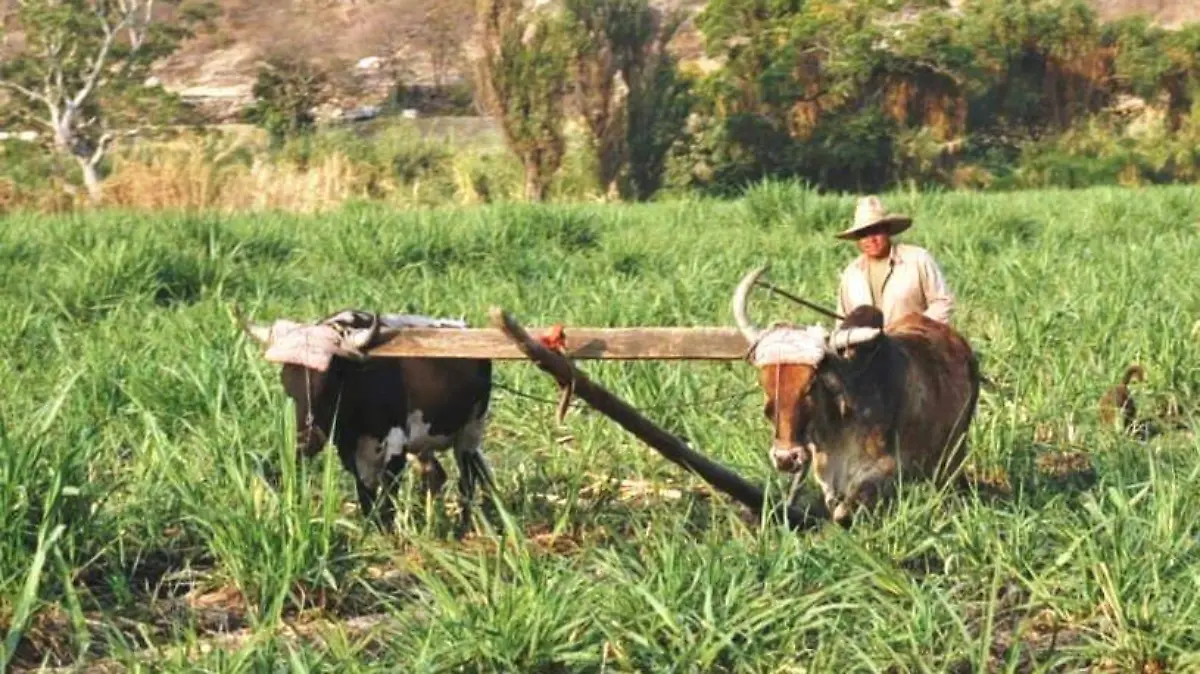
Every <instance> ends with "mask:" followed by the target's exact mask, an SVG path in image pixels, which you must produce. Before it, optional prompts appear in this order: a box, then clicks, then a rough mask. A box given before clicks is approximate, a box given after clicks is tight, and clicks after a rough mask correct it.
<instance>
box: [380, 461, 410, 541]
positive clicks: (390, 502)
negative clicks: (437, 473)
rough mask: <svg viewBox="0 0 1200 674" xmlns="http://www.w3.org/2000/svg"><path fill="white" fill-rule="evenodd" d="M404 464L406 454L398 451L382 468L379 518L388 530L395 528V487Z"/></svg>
mask: <svg viewBox="0 0 1200 674" xmlns="http://www.w3.org/2000/svg"><path fill="white" fill-rule="evenodd" d="M406 465H408V455H406V454H405V453H404V452H400V453H399V454H396V455H394V456H391V457H389V458H388V460H387V464H386V466H385V467H384V469H383V493H382V494H381V496H382V497H383V503H382V504H380V506H379V520H380V522H381V523H382V524H383V527H384V528H385V529H387V530H388V531H395V529H396V488H397V487H399V486H400V478H402V477H403V476H404V467H405V466H406Z"/></svg>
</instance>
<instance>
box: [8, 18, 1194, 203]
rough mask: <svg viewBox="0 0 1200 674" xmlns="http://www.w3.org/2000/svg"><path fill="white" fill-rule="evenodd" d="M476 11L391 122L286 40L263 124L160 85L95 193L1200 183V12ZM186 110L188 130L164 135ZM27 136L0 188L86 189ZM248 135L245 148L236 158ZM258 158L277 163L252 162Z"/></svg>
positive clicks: (230, 198)
mask: <svg viewBox="0 0 1200 674" xmlns="http://www.w3.org/2000/svg"><path fill="white" fill-rule="evenodd" d="M34 4H37V3H34ZM206 6H207V5H204V4H202V3H201V4H198V5H197V6H196V7H191V6H189V5H185V6H184V9H181V10H180V12H179V17H182V18H177V19H174V20H173V21H174V22H173V23H170V24H169V25H171V26H176V25H178V26H179V29H178V30H176V31H175V32H174V33H172V32H170V31H166V30H159V31H158V32H153V33H148V34H153V35H164V36H171V40H166V39H165V38H164V39H163V40H160V41H159V42H156V43H154V44H153V49H152V50H150V51H148V52H147V55H143V56H138V57H137V60H134V61H130V62H131V63H135V64H137V67H138V68H141V69H142V70H139V71H137V72H142V71H143V70H144V69H145V64H146V59H147V58H150V57H161V56H163V55H164V54H169V53H171V51H172V50H174V49H176V48H177V47H178V45H179V43H180V42H179V41H180V40H181V39H182V38H183V37H184V36H188V35H195V34H197V33H202V32H203V30H204V28H203V26H205V25H207V24H205V23H204V22H203V21H200V20H192V19H190V18H189V17H200V18H201V19H207V18H208V17H209V14H211V12H208V13H206V12H205V11H201V9H199V8H203V7H206ZM476 10H477V16H478V17H479V18H480V22H479V26H478V30H477V31H476V33H475V38H476V42H477V46H478V49H479V50H480V57H479V58H477V59H476V60H475V61H473V62H472V63H473V66H474V70H471V69H470V68H468V69H467V70H468V71H469V72H470V73H473V74H472V75H471V76H469V77H467V78H465V79H460V80H456V81H453V82H442V83H440V84H438V85H436V86H433V85H430V86H425V85H415V84H410V83H406V80H405V78H404V77H403V76H402V75H401V74H396V75H395V78H394V80H393V82H392V84H391V85H390V86H391V87H392V90H391V95H390V97H389V98H388V101H387V102H386V103H385V105H384V106H383V110H382V113H383V116H381V117H379V118H378V119H377V120H376V121H375V122H373V123H371V124H366V125H364V124H350V126H342V127H339V126H338V125H333V126H330V125H324V126H322V125H318V124H316V123H315V121H316V118H315V116H314V115H315V112H316V110H317V109H318V108H320V107H321V106H322V105H325V104H328V103H329V102H330V101H334V100H341V99H339V98H338V97H339V96H343V95H344V94H345V92H346V91H351V90H353V88H354V85H353V83H352V82H351V83H348V82H346V81H344V80H346V77H343V76H342V75H341V73H343V70H344V69H343V70H338V69H337V68H335V67H334V66H333V65H330V64H329V63H324V62H322V63H317V62H316V61H310V60H305V58H304V57H302V56H297V55H296V54H291V53H287V52H280V51H277V52H275V53H273V54H272V55H271V56H270V58H268V59H267V60H266V61H265V62H264V64H263V65H262V69H261V70H260V72H259V76H258V79H257V81H256V83H255V86H254V87H253V96H254V102H253V104H252V105H250V106H249V107H248V108H247V109H246V111H245V119H246V120H247V121H249V122H251V123H253V124H255V125H257V126H259V127H261V128H262V129H264V130H266V131H267V132H268V137H267V139H264V140H262V141H258V142H255V143H249V142H247V141H246V139H245V138H244V136H241V135H236V136H231V135H230V134H228V133H223V134H222V135H223V136H224V138H223V139H222V140H219V141H217V140H211V139H208V137H209V136H211V135H212V133H213V132H212V131H208V132H205V131H203V129H202V128H200V127H197V126H196V125H194V124H191V123H190V122H189V123H184V120H186V117H181V116H179V115H183V114H184V113H183V112H177V113H176V112H171V111H178V110H179V107H178V106H174V107H162V105H161V104H160V105H159V107H157V108H155V110H156V114H159V115H160V116H161V115H169V114H176V117H175V119H176V120H177V121H179V122H180V124H177V125H176V126H175V127H172V129H173V130H171V131H169V132H168V131H167V130H165V129H163V128H162V127H154V128H152V129H151V128H147V129H143V130H142V132H141V136H140V137H141V138H142V140H141V141H140V142H136V143H135V142H126V143H124V145H123V146H122V147H119V148H116V149H114V151H113V152H111V153H109V154H106V155H104V156H103V157H100V156H97V157H96V163H97V172H98V173H99V174H101V175H103V176H104V177H105V178H106V182H116V183H119V186H118V187H115V188H112V189H107V188H106V190H105V192H106V194H105V195H104V196H103V198H98V200H99V201H100V202H101V203H106V204H109V205H122V206H148V207H157V206H160V205H164V203H168V204H170V205H173V206H179V207H199V206H213V207H226V208H230V209H240V208H243V207H245V206H246V205H247V201H248V200H249V197H247V196H246V195H244V194H242V193H240V192H241V190H239V189H238V188H237V186H238V185H245V184H254V185H255V186H256V188H257V189H256V190H254V193H255V194H260V195H261V194H263V193H264V187H263V186H264V185H265V184H267V183H270V184H271V185H284V184H287V183H291V182H293V181H299V182H300V183H302V184H304V185H305V186H307V187H303V188H301V187H292V186H289V187H280V188H279V190H280V191H281V192H283V193H285V194H292V193H294V192H300V191H306V190H307V191H314V189H315V191H316V192H318V193H320V194H321V197H320V199H315V198H307V199H302V200H299V204H300V207H302V208H310V207H317V204H315V203H314V201H321V202H322V204H324V206H333V205H337V204H340V203H342V202H343V201H345V200H347V199H386V200H388V201H389V202H390V203H394V204H412V203H417V204H420V203H434V202H439V203H440V202H444V201H445V200H446V199H454V200H457V201H459V202H460V203H469V202H477V201H496V200H508V199H532V200H588V199H599V198H604V199H639V200H644V199H650V198H656V197H658V198H666V197H672V196H679V195H682V194H687V193H693V192H698V193H702V194H712V195H729V194H736V193H739V192H741V191H743V190H744V189H745V188H746V187H747V186H749V185H752V184H755V183H756V182H758V181H761V180H763V179H773V180H778V179H795V180H800V181H803V182H805V183H807V184H810V185H813V186H814V187H817V188H818V189H822V190H835V191H858V192H864V191H877V190H881V189H890V188H896V187H913V188H960V189H989V190H1005V189H1017V188H1029V187H1080V186H1086V185H1126V186H1135V185H1146V184H1162V183H1186V184H1194V183H1195V182H1196V179H1197V176H1198V175H1200V170H1198V169H1200V153H1198V152H1197V150H1196V148H1197V147H1200V103H1198V101H1200V98H1198V97H1197V91H1198V87H1200V25H1197V24H1185V25H1183V26H1181V27H1178V28H1176V29H1171V30H1168V29H1165V28H1163V27H1160V26H1156V25H1154V24H1152V23H1150V22H1149V21H1148V20H1147V19H1146V18H1145V17H1144V16H1142V15H1131V16H1127V17H1125V18H1122V19H1119V20H1113V21H1108V22H1102V21H1100V20H1099V19H1098V18H1097V15H1096V13H1095V11H1094V10H1093V9H1091V8H1090V7H1089V5H1088V4H1087V3H1086V2H1084V0H1011V1H1010V0H972V1H971V2H968V3H965V4H963V5H962V6H961V7H952V6H950V5H948V4H946V3H942V2H938V1H936V0H921V1H920V2H909V3H907V4H906V5H905V6H904V7H903V8H897V7H895V6H894V3H891V2H887V1H885V0H868V1H866V2H858V3H845V2H841V0H805V1H803V2H801V1H799V0H797V1H789V2H765V1H764V0H714V1H713V2H709V3H708V4H707V5H705V6H704V8H703V10H702V11H701V12H700V13H699V14H698V15H696V16H695V17H694V19H693V24H694V27H693V30H698V31H699V33H698V35H699V37H700V39H701V40H702V51H703V59H707V61H706V62H707V63H709V64H710V66H706V67H705V68H704V69H701V68H700V67H699V64H700V62H699V61H696V60H694V59H693V60H690V61H687V62H682V61H680V60H679V58H678V57H677V56H676V55H675V53H674V52H673V51H672V50H671V49H670V48H669V45H670V44H671V43H672V40H674V39H675V38H676V37H677V36H678V35H679V26H680V21H681V20H682V18H683V16H682V15H681V14H677V13H673V12H665V11H663V10H660V9H655V8H651V7H650V6H649V4H648V3H647V2H645V0H571V1H570V2H566V3H565V4H563V5H562V6H561V7H560V6H559V5H558V4H556V3H550V4H547V5H545V6H543V7H541V8H540V9H538V10H536V11H531V10H529V9H527V8H523V6H522V3H520V2H518V1H517V0H488V1H486V2H482V3H480V4H479V6H478V7H477V8H476ZM464 11H468V10H465V9H464ZM486 17H491V18H490V19H488V20H483V19H484V18H486ZM185 19H188V20H187V21H185ZM431 21H432V19H431ZM435 23H436V22H435ZM39 25H40V24H39ZM56 25H57V24H56ZM431 25H434V24H431ZM437 25H440V24H437ZM535 27H536V30H535V29H534V28H535ZM184 28H186V29H187V31H185V30H184ZM89 39H91V40H92V42H86V43H81V45H82V46H81V47H80V49H85V48H87V47H88V46H89V45H92V44H93V43H94V42H95V38H94V37H93V38H89ZM445 41H446V40H443V42H445ZM535 43H536V44H535ZM147 49H149V47H147ZM122 54H124V52H121V54H118V56H120V55H122ZM38 58H40V57H37V56H36V55H34V56H30V57H28V58H26V60H24V61H19V62H18V61H14V63H16V64H18V65H21V68H23V69H16V70H14V69H13V68H10V69H9V71H10V72H9V77H10V78H11V77H16V76H18V75H19V76H21V77H25V78H26V79H25V80H14V81H20V82H26V81H29V82H32V81H34V80H29V79H28V78H30V77H34V75H36V74H37V68H35V67H34V66H33V65H30V64H34V65H36V62H37V60H38ZM441 58H442V60H447V59H449V58H450V55H443V56H442V57H441ZM711 64H715V65H711ZM86 65H87V63H86V62H85V63H83V64H81V65H76V66H75V67H76V69H77V70H79V69H81V68H84V66H86ZM14 67H15V66H14ZM84 70H86V69H85V68H84ZM137 72H135V73H134V74H135V75H136V74H137ZM438 72H441V71H440V70H439V71H438ZM3 78H4V72H0V79H3ZM34 79H36V78H34ZM440 81H441V80H440V79H439V82H440ZM102 82H107V80H102ZM106 86H109V88H110V89H112V90H113V91H118V90H119V92H120V93H121V95H122V97H123V98H122V99H121V101H125V100H127V99H131V94H130V91H131V90H133V89H136V87H133V86H132V84H131V80H130V79H129V77H126V78H125V79H122V80H120V81H116V80H114V81H113V82H112V83H110V84H108V85H106ZM98 90H100V91H107V90H108V89H105V88H104V86H101V87H98ZM149 90H150V89H147V91H149ZM339 92H341V93H339ZM109 98H110V99H112V100H111V101H110V100H109V99H105V98H104V97H102V96H101V97H99V98H97V99H96V100H95V101H94V104H95V105H96V106H100V107H99V109H102V110H107V111H108V113H109V116H116V117H114V118H116V119H119V116H117V115H118V113H122V111H123V110H124V108H122V107H119V106H118V103H119V104H120V105H123V106H126V107H128V106H127V105H126V104H125V103H122V102H121V101H117V100H116V99H115V98H113V97H109ZM132 98H135V99H137V100H138V101H140V102H142V103H146V104H148V103H149V102H150V101H151V100H154V101H157V100H158V99H157V98H153V97H151V96H150V95H149V94H146V95H143V96H141V97H140V98H138V97H132ZM143 99H144V100H143ZM105 105H108V106H109V108H111V110H110V109H109V108H105V107H104V106H105ZM114 106H115V107H114ZM412 106H416V107H417V108H418V109H420V108H424V109H426V110H427V111H430V112H432V113H433V114H439V115H445V114H451V115H463V116H470V117H471V118H473V119H476V120H479V118H478V117H477V113H478V112H479V111H483V112H486V113H487V114H488V115H490V116H492V118H494V120H495V121H494V124H490V123H489V122H487V121H486V120H482V121H479V122H478V124H477V126H478V127H479V128H482V129H485V130H486V131H487V132H488V133H489V134H490V135H491V138H492V139H493V140H494V141H496V144H494V145H492V146H491V147H485V146H480V145H479V144H477V143H474V142H469V143H465V142H459V141H454V142H451V141H447V140H446V139H445V138H444V136H442V135H439V134H433V135H430V134H428V133H427V132H425V131H423V130H422V129H423V128H424V127H420V126H418V125H416V124H415V122H414V120H408V119H402V118H400V117H399V116H398V115H397V114H396V113H398V112H399V111H400V110H401V109H403V108H407V107H412ZM35 107H36V106H35ZM185 108H186V106H185ZM344 124H345V123H344ZM89 128H91V127H89ZM188 129H192V132H191V133H190V134H189V132H188V131H187V130H188ZM181 131H182V132H183V133H185V134H187V135H185V136H184V137H185V138H191V140H189V141H187V142H186V143H185V142H184V141H181V140H180V139H179V138H176V139H175V140H172V141H170V142H167V141H165V140H164V139H163V138H162V136H163V135H164V134H165V135H171V136H177V135H178V134H179V133H180V132H181ZM81 133H82V132H81ZM89 133H92V134H93V135H95V132H89ZM196 133H200V134H202V137H201V138H200V139H197V138H195V137H194V136H195V134H196ZM353 136H357V137H365V138H366V140H363V141H362V142H354V141H352V140H351V139H350V137H353ZM397 136H409V137H411V138H412V140H405V141H403V142H397V141H396V140H395V139H396V138H397ZM418 138H419V140H417V139H418ZM156 139H157V140H156ZM268 140H269V142H268ZM500 143H502V145H499V144H500ZM93 144H94V143H93ZM16 145H23V143H19V142H17V141H11V142H9V143H7V144H6V145H5V146H4V149H3V152H4V159H5V161H4V163H3V166H4V168H3V169H2V170H0V208H18V207H28V208H43V209H44V208H51V207H58V208H66V207H69V206H70V205H72V204H74V203H76V202H79V201H80V199H79V198H78V197H68V196H64V195H63V193H62V192H63V189H62V188H63V186H67V185H71V184H74V183H77V182H79V180H80V178H79V177H78V176H77V175H76V174H77V173H78V170H77V169H75V168H72V166H73V164H72V163H71V162H67V163H66V164H64V165H60V164H61V162H60V160H56V159H53V156H51V157H50V159H44V158H43V157H42V155H40V154H38V153H36V152H34V151H33V148H28V147H16ZM51 145H53V144H51ZM232 145H237V146H238V147H239V148H243V149H239V150H236V151H235V150H233V149H232V148H231V147H230V146H232ZM375 145H380V146H382V147H383V148H384V149H382V150H377V149H376V148H374V146H375ZM214 146H222V147H223V148H224V151H222V150H217V149H214ZM89 147H90V145H89ZM505 148H507V149H505ZM80 152H83V150H80ZM59 154H60V155H62V153H61V152H60V153H59ZM68 154H69V153H68ZM84 154H86V153H84ZM109 155H111V156H109ZM234 155H236V156H238V157H241V159H240V160H239V161H240V162H241V164H242V166H241V167H240V168H231V167H230V165H229V164H228V163H225V160H226V158H227V157H230V156H234ZM87 157H89V159H86V161H84V163H86V162H87V161H91V159H90V157H92V155H90V154H88V155H87ZM81 161H83V160H81ZM185 167H186V168H185ZM196 170H201V171H202V175H209V176H214V177H213V178H212V181H211V182H212V183H220V184H229V185H231V186H233V187H231V188H229V189H228V190H224V189H216V188H212V187H210V188H206V189H207V191H206V192H205V193H204V196H203V199H202V200H201V203H198V202H197V198H196V196H195V195H194V194H190V193H191V192H193V191H194V189H195V188H194V186H193V185H190V184H189V185H176V186H173V187H168V186H165V185H162V184H161V183H160V181H159V180H157V179H152V177H153V176H156V175H160V174H166V175H171V174H176V175H181V176H187V175H190V174H193V173H194V172H195V171H196ZM246 172H249V173H251V174H256V175H260V176H270V178H269V179H267V178H256V179H253V180H250V181H249V182H247V179H246V178H245V175H244V174H245V173H246ZM219 175H230V176H232V177H229V178H227V179H221V178H217V177H216V176H219ZM146 180H150V183H149V184H143V183H144V181H146ZM84 182H86V181H84ZM312 186H318V187H315V188H314V187H312ZM272 189H274V188H265V191H266V192H270V191H271V190H272ZM47 190H49V193H47ZM92 192H93V194H92V196H93V197H95V196H96V194H94V190H93V191H92ZM113 192H115V194H114V193H113ZM164 192H166V193H180V192H183V193H189V194H188V195H187V196H167V195H164ZM259 201H260V202H262V205H266V204H272V205H287V204H289V203H295V200H291V199H289V198H286V197H280V198H274V197H270V196H266V197H262V198H261V199H259ZM326 201H327V202H328V203H324V202H326Z"/></svg>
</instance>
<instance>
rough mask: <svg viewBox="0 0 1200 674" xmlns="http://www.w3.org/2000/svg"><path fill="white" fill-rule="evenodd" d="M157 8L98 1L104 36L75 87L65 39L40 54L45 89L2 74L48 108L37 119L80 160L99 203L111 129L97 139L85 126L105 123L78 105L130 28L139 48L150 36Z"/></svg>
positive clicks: (137, 0) (61, 149) (134, 1)
mask: <svg viewBox="0 0 1200 674" xmlns="http://www.w3.org/2000/svg"><path fill="white" fill-rule="evenodd" d="M153 9H154V0H116V3H115V7H113V6H112V5H108V4H107V3H100V4H98V5H97V9H96V11H97V13H98V15H99V16H100V19H101V26H102V29H103V31H104V39H103V40H102V41H101V43H100V46H99V47H98V48H97V50H96V53H95V54H94V55H93V56H92V57H91V58H90V59H89V65H88V67H87V68H86V69H85V72H84V73H83V75H84V77H83V82H82V83H81V84H80V85H79V87H78V88H77V89H75V90H73V91H72V90H71V88H70V87H68V85H67V84H66V81H67V80H68V78H69V75H68V73H67V72H66V68H67V66H66V64H65V63H64V60H63V56H64V54H70V53H71V52H72V51H73V50H74V49H75V47H74V46H70V47H67V45H65V44H64V43H63V42H61V41H55V42H54V43H52V44H51V45H50V46H49V47H47V49H46V53H45V54H43V55H42V56H41V58H43V59H44V61H45V68H44V72H45V77H44V79H43V84H42V86H41V87H40V89H41V90H40V91H36V90H33V89H28V88H26V87H23V86H21V85H19V84H17V83H15V82H7V81H4V80H0V87H2V88H5V89H8V90H9V91H11V92H14V93H16V94H18V95H20V96H22V97H24V98H25V99H26V100H28V101H30V102H32V103H36V104H39V105H40V107H42V108H44V109H45V111H46V114H45V116H44V117H42V118H40V119H38V120H37V121H38V122H39V123H41V124H42V125H43V126H45V127H47V128H48V129H49V130H50V133H51V135H52V142H53V148H54V151H55V152H57V153H59V154H60V155H61V156H64V157H66V156H70V157H72V158H74V159H75V161H76V162H77V163H78V164H79V168H80V172H81V174H82V176H83V184H84V187H85V188H86V189H87V191H88V197H89V199H90V200H91V201H92V203H98V202H99V200H100V197H101V181H100V172H99V169H98V167H99V165H100V162H101V160H103V159H104V154H105V152H106V151H107V149H108V144H109V142H110V141H111V140H112V134H111V133H108V132H107V131H104V132H102V133H100V135H99V136H98V137H97V138H96V139H95V140H94V141H93V140H92V139H91V138H89V137H88V134H87V131H86V129H87V128H88V127H90V126H92V125H93V124H95V125H96V126H97V127H99V128H101V129H103V128H104V125H103V123H102V122H100V121H98V120H95V119H81V118H80V115H79V111H80V109H81V108H82V107H83V106H84V104H85V103H87V101H88V100H89V99H90V98H91V97H92V96H93V95H95V93H96V89H97V87H98V86H100V77H101V75H102V74H103V73H104V71H105V68H106V66H108V65H109V62H108V61H109V57H110V55H111V52H112V47H113V43H114V42H115V41H116V38H117V36H118V35H119V34H121V33H122V31H125V32H126V33H127V35H128V39H129V45H128V47H129V49H130V51H131V52H136V51H137V50H138V49H139V48H140V47H141V46H142V44H143V43H144V42H145V38H146V33H147V30H148V29H149V26H150V21H151V13H152V11H153ZM127 58H128V55H127Z"/></svg>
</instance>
